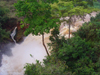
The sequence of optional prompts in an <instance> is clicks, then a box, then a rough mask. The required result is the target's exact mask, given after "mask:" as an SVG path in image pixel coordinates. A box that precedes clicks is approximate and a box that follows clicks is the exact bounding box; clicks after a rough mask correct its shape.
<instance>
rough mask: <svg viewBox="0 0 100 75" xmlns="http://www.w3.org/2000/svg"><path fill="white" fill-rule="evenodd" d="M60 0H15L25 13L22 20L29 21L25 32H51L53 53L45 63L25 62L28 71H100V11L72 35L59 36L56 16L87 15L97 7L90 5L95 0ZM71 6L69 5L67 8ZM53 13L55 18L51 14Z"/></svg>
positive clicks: (55, 74)
mask: <svg viewBox="0 0 100 75" xmlns="http://www.w3.org/2000/svg"><path fill="white" fill-rule="evenodd" d="M89 1H90V0H85V1H83V0H81V1H79V0H60V1H59V2H58V3H54V4H50V3H53V2H52V0H50V1H48V0H35V1H34V2H33V1H32V0H24V1H21V0H19V1H18V3H16V4H15V8H16V9H17V13H18V16H19V17H21V16H24V17H25V18H24V20H23V23H28V24H30V25H29V28H28V29H27V30H26V32H25V34H29V33H31V32H32V33H33V34H35V35H38V33H40V34H42V35H43V34H44V32H46V33H49V30H50V29H51V28H53V27H55V29H54V30H53V31H52V36H50V40H51V43H50V44H49V46H50V47H52V51H51V56H48V57H47V58H46V59H45V60H44V62H43V64H41V63H40V62H39V61H37V62H36V64H27V65H26V66H25V69H26V70H25V75H99V74H100V51H99V50H100V42H99V41H100V38H99V37H100V25H99V24H100V23H99V21H100V13H99V14H98V15H97V16H96V18H93V17H92V18H91V21H90V22H88V23H84V24H83V26H82V27H81V28H80V29H79V30H78V31H77V32H75V33H73V35H74V37H72V38H71V39H67V40H66V39H65V38H64V37H62V38H59V36H58V34H59V30H58V29H57V24H56V22H57V21H58V20H55V17H59V16H69V17H70V19H69V21H70V20H71V17H72V16H73V15H84V14H86V13H90V12H92V11H94V10H95V9H92V8H91V7H88V5H89V4H90V5H93V0H92V1H91V2H90V3H89ZM67 8H68V9H67ZM52 17H53V18H52Z"/></svg>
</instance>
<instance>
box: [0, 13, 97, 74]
mask: <svg viewBox="0 0 100 75" xmlns="http://www.w3.org/2000/svg"><path fill="white" fill-rule="evenodd" d="M91 15H92V16H95V15H96V12H93V13H91ZM90 17H91V16H90V15H89V14H87V15H86V17H85V21H82V20H79V19H78V20H77V21H76V22H75V26H74V27H73V26H71V33H72V32H74V31H77V29H79V27H80V26H82V23H84V22H88V21H90ZM66 18H68V17H66ZM64 23H65V22H62V23H61V25H60V28H59V31H60V35H61V36H63V35H64V36H65V37H66V38H68V30H69V29H68V24H67V23H65V25H64ZM49 36H50V33H49V34H45V44H46V46H47V43H50V40H49ZM71 36H72V35H71ZM8 45H9V44H8ZM9 48H10V50H11V51H10V53H11V55H10V56H7V55H6V54H3V55H2V62H1V64H2V66H1V67H0V75H23V74H24V68H23V67H24V66H25V64H26V63H35V60H40V61H41V62H42V59H44V58H45V56H46V55H47V54H46V51H45V49H44V47H43V45H42V38H41V36H33V35H32V34H29V35H28V36H27V37H25V39H24V41H23V42H22V43H20V44H15V45H14V46H13V47H12V46H9ZM6 51H7V48H6ZM6 53H7V52H6ZM30 55H31V56H30Z"/></svg>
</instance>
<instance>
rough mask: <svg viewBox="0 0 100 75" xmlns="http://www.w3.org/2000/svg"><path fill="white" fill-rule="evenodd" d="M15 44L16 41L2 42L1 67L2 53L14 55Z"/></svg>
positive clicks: (0, 51)
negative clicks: (12, 49)
mask: <svg viewBox="0 0 100 75" xmlns="http://www.w3.org/2000/svg"><path fill="white" fill-rule="evenodd" d="M14 46H15V43H8V44H0V67H1V66H2V64H1V62H2V55H3V54H4V55H7V56H8V57H10V56H12V51H11V48H12V47H14Z"/></svg>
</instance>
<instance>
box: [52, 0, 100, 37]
mask: <svg viewBox="0 0 100 75" xmlns="http://www.w3.org/2000/svg"><path fill="white" fill-rule="evenodd" d="M93 1H94V0H91V1H90V0H86V1H84V0H59V2H58V3H54V4H51V7H52V10H51V11H52V14H53V15H52V16H53V17H58V16H59V17H66V16H68V17H69V19H68V20H63V21H66V22H67V23H68V25H69V38H70V25H74V23H75V22H76V17H80V18H81V19H82V20H84V16H85V15H86V14H87V13H91V12H92V11H97V10H98V9H97V8H96V7H95V8H94V7H93ZM91 6H92V7H91ZM74 16H76V17H74ZM61 22H62V21H61Z"/></svg>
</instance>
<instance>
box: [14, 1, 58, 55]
mask: <svg viewBox="0 0 100 75" xmlns="http://www.w3.org/2000/svg"><path fill="white" fill-rule="evenodd" d="M55 1H57V0H34V1H33V0H19V1H18V2H17V3H15V4H14V6H15V9H16V12H17V15H18V16H19V17H24V20H23V23H24V25H25V24H29V27H28V28H27V29H26V31H25V35H28V34H30V33H32V34H34V35H40V34H42V42H43V46H44V47H45V50H46V52H47V54H48V55H49V53H48V51H47V48H46V46H45V44H44V32H45V33H49V30H50V29H51V28H55V27H57V24H56V22H57V21H58V19H52V16H51V11H50V9H51V6H50V3H53V2H55ZM24 25H23V26H24Z"/></svg>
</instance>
